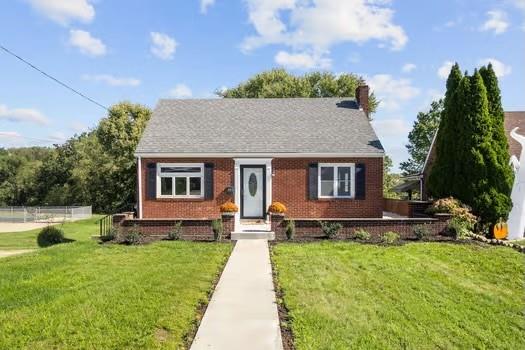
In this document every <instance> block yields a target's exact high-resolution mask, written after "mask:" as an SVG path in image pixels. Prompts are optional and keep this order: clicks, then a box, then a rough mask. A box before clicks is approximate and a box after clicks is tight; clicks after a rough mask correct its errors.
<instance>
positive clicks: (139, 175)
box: [137, 156, 142, 219]
mask: <svg viewBox="0 0 525 350" xmlns="http://www.w3.org/2000/svg"><path fill="white" fill-rule="evenodd" d="M137 181H138V186H137V187H138V188H137V190H138V191H139V195H138V199H139V203H138V204H139V205H138V208H137V209H138V210H137V211H138V217H139V219H142V161H141V158H140V156H137Z"/></svg>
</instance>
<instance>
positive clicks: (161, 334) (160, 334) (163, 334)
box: [155, 328, 170, 343]
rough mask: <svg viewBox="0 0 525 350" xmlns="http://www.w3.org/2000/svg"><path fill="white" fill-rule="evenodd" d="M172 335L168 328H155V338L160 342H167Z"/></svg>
mask: <svg viewBox="0 0 525 350" xmlns="http://www.w3.org/2000/svg"><path fill="white" fill-rule="evenodd" d="M169 337H170V331H169V330H167V329H166V328H157V329H156V330H155V340H157V341H158V342H159V343H165V342H166V341H167V340H168V338H169Z"/></svg>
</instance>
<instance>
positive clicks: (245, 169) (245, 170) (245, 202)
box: [241, 165, 266, 219]
mask: <svg viewBox="0 0 525 350" xmlns="http://www.w3.org/2000/svg"><path fill="white" fill-rule="evenodd" d="M265 201H266V171H265V166H264V165H242V166H241V218H249V219H251V218H253V219H256V218H257V219H259V218H264V217H265V213H264V211H265V210H264V209H265V206H266V203H265Z"/></svg>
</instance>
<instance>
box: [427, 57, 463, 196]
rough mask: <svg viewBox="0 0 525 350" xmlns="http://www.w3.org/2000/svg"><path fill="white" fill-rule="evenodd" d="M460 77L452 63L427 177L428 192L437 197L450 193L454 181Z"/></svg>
mask: <svg viewBox="0 0 525 350" xmlns="http://www.w3.org/2000/svg"><path fill="white" fill-rule="evenodd" d="M462 77H463V75H462V74H461V70H460V69H459V65H458V64H457V63H456V64H454V66H452V69H451V70H450V74H449V76H448V79H447V92H446V93H445V100H444V107H443V114H442V117H441V121H440V123H439V130H438V134H437V137H436V145H435V147H436V160H435V162H434V165H433V166H432V172H431V173H430V176H429V179H428V189H429V192H430V194H431V195H433V196H435V197H438V198H440V197H446V196H447V195H450V191H451V186H452V184H454V181H455V174H454V157H455V154H456V153H457V150H456V147H455V146H456V144H455V141H456V140H457V138H458V136H459V135H458V128H457V118H458V113H457V111H456V108H457V102H456V99H457V96H456V89H457V87H458V86H459V84H460V82H461V79H462Z"/></svg>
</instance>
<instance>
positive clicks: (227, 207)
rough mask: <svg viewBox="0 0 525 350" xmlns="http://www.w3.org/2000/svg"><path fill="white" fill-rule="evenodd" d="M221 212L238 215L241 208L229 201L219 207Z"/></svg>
mask: <svg viewBox="0 0 525 350" xmlns="http://www.w3.org/2000/svg"><path fill="white" fill-rule="evenodd" d="M219 210H220V211H221V213H236V212H238V211H239V207H238V206H237V205H236V204H235V203H232V202H231V201H228V202H226V203H224V204H222V205H221V206H220V207H219Z"/></svg>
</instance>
